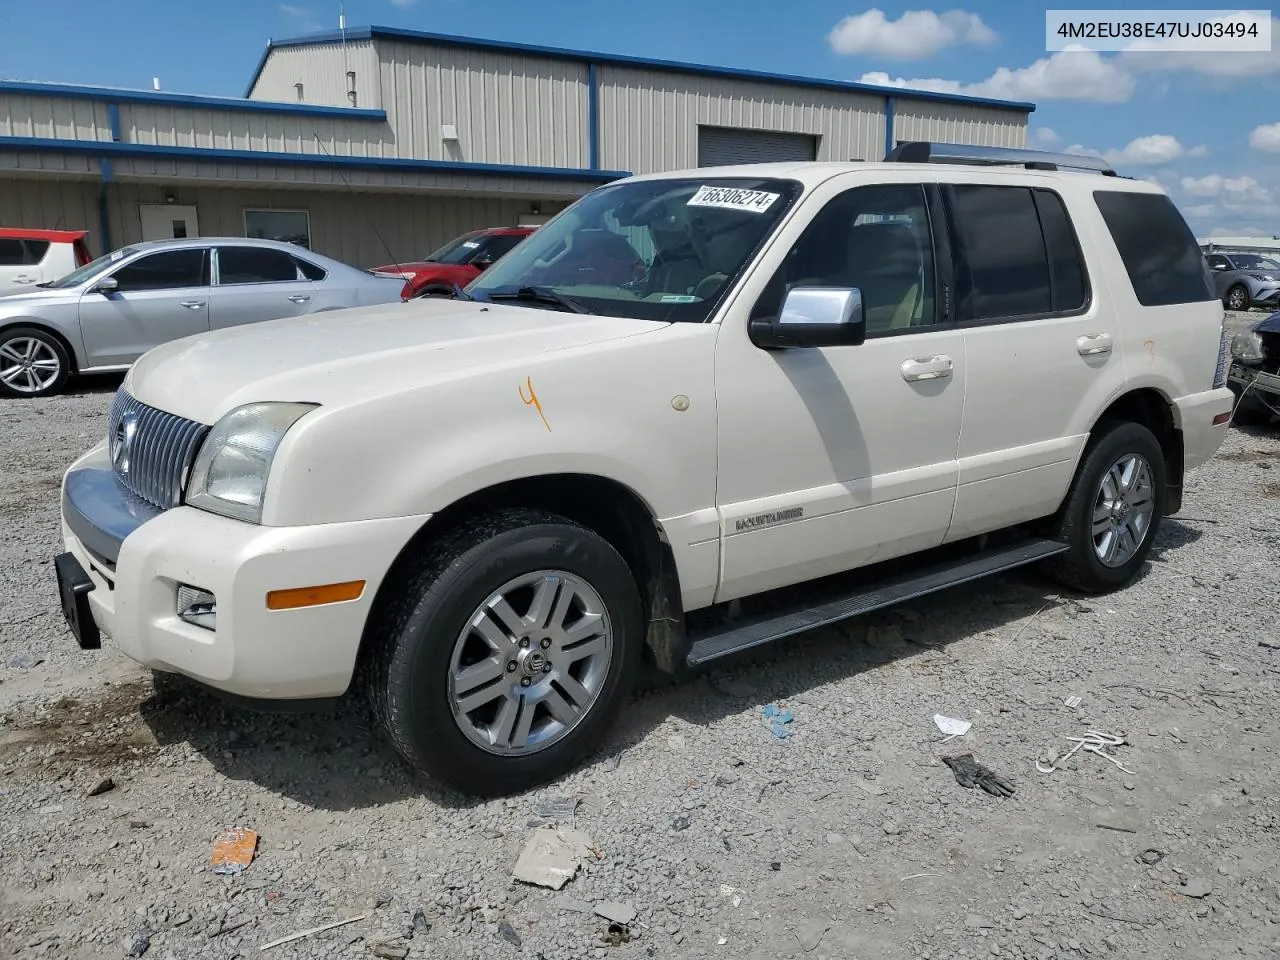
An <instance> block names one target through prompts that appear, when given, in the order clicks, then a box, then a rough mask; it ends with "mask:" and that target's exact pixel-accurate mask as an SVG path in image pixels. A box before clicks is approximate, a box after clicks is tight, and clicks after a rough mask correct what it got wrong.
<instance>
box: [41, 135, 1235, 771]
mask: <svg viewBox="0 0 1280 960" xmlns="http://www.w3.org/2000/svg"><path fill="white" fill-rule="evenodd" d="M975 158H976V159H979V160H982V161H983V164H981V165H975V163H974V160H975ZM948 160H957V161H960V162H957V163H948V162H946V161H948ZM923 161H930V162H923ZM1092 163H1093V162H1092V161H1090V160H1089V159H1088V158H1082V157H1062V158H1058V157H1055V156H1054V155H1045V154H1039V153H1034V152H1030V151H994V150H987V151H981V150H979V149H978V148H963V149H961V148H954V147H947V146H945V145H937V144H934V145H928V144H913V145H906V146H904V147H901V148H899V151H897V152H896V153H895V154H894V155H893V156H891V158H890V161H889V162H885V163H874V164H871V163H851V164H843V163H780V164H769V165H758V166H742V167H728V168H719V169H702V170H695V171H690V172H684V173H667V174H661V175H653V176H641V177H634V178H630V179H627V180H623V181H620V182H617V183H614V184H611V185H608V186H605V187H602V188H600V189H598V190H595V191H594V192H592V193H591V194H589V195H588V196H586V197H585V198H583V199H581V200H579V201H578V202H576V203H575V204H574V205H573V206H571V207H570V208H569V209H568V210H566V211H565V212H563V213H561V214H559V215H558V216H557V217H556V218H555V219H554V220H552V221H551V222H550V223H548V224H547V225H546V226H544V227H543V228H542V229H541V230H539V231H538V232H537V233H536V234H534V235H533V236H532V237H530V238H529V239H528V240H527V241H526V242H525V243H523V244H521V246H520V247H518V248H517V249H516V250H514V251H513V252H512V253H511V254H510V255H508V256H507V257H505V258H503V259H502V260H501V261H500V262H499V263H497V264H495V265H494V267H493V268H492V269H490V270H488V271H486V272H485V273H484V274H482V275H481V276H480V277H479V278H478V279H476V280H475V281H474V282H473V283H472V284H471V285H470V286H469V287H468V288H467V290H466V291H465V292H464V293H463V294H462V296H461V297H459V298H458V299H454V300H420V301H414V302H412V303H410V304H396V305H394V306H385V307H372V308H366V309H359V310H348V311H341V312H337V313H333V314H328V315H323V316H308V317H297V318H291V319H286V320H279V321H272V322H268V323H264V324H260V325H258V326H255V327H253V328H251V329H238V330H235V331H215V332H211V333H209V334H205V335H201V336H197V337H193V338H189V339H186V340H184V341H182V342H179V343H174V344H169V345H166V346H161V347H158V348H157V349H155V350H153V351H151V352H150V353H148V354H147V355H146V356H144V357H143V358H142V359H141V360H139V361H138V362H137V363H136V364H135V365H134V367H133V368H132V370H131V372H130V373H129V375H128V376H127V378H126V379H125V381H124V383H123V385H122V387H121V389H120V391H119V393H118V395H117V396H116V399H115V402H114V404H113V406H112V409H111V416H110V427H109V430H108V435H107V437H106V438H104V440H103V441H102V442H101V443H99V444H98V445H97V446H96V447H94V448H93V449H92V450H91V451H90V452H89V453H87V454H86V455H85V456H84V457H83V458H82V459H80V460H79V461H77V462H76V463H75V464H74V465H72V466H71V468H70V469H69V470H68V472H67V474H66V476H65V480H64V485H63V490H62V516H63V524H64V536H65V544H66V548H65V549H66V552H65V553H63V554H62V555H60V556H59V557H58V559H57V562H56V567H57V571H58V577H59V580H60V590H61V596H62V598H63V606H64V610H65V611H66V614H67V617H68V620H69V622H70V623H71V624H72V627H73V630H74V632H75V633H76V635H77V637H78V639H79V642H80V644H81V645H82V646H85V647H93V646H96V645H98V644H99V643H100V636H101V633H103V632H105V633H106V634H108V635H109V636H110V637H111V638H112V639H113V640H114V643H115V644H116V645H117V646H118V647H119V648H120V649H121V650H123V651H124V652H125V653H126V654H128V655H129V656H130V657H133V658H134V659H136V660H138V661H140V662H141V663H143V664H146V665H148V666H150V667H151V668H153V669H155V670H158V671H170V672H177V673H181V674H185V675H187V676H188V677H191V678H194V679H196V680H197V681H200V682H202V683H204V684H207V685H209V686H211V687H213V688H216V689H218V690H221V691H224V692H226V693H228V694H231V695H233V696H235V697H240V698H248V699H250V700H259V701H261V700H276V701H280V700H294V701H299V700H311V699H324V698H333V697H338V696H341V695H343V694H345V693H346V692H347V691H348V689H349V688H351V687H353V686H357V687H363V688H364V689H365V690H367V692H368V693H369V695H370V697H371V700H372V703H373V705H374V707H375V711H376V713H377V715H378V716H379V717H380V718H381V721H382V723H383V725H384V726H385V729H386V732H387V735H388V736H389V738H390V740H391V741H392V742H393V743H394V744H395V745H396V747H398V748H399V750H400V751H401V752H402V753H403V755H404V756H405V757H406V758H407V759H408V760H409V761H410V762H411V763H412V764H413V765H414V766H416V767H417V768H419V769H420V770H422V771H424V772H426V773H427V774H429V775H430V776H432V777H434V778H436V779H437V780H439V781H440V782H442V783H444V784H446V785H448V786H450V787H453V788H456V789H458V790H460V791H463V792H466V793H469V794H472V795H493V794H502V793H508V792H511V791H517V790H521V789H525V788H527V787H530V786H532V785H534V784H538V783H542V782H545V781H547V780H549V779H551V778H554V777H556V776H558V775H559V774H561V773H562V772H564V771H566V770H568V769H570V768H571V767H573V766H574V765H575V764H577V763H579V762H580V761H581V760H582V759H583V758H584V757H585V756H587V755H588V754H589V753H590V752H591V751H593V750H594V749H596V748H597V747H598V746H599V745H600V744H601V741H602V739H603V738H604V737H605V735H606V733H607V731H608V730H609V729H610V726H611V724H612V723H613V721H614V720H615V718H616V717H617V716H618V714H619V712H620V711H622V710H623V709H624V708H625V705H626V703H627V696H628V693H629V692H630V691H631V689H632V684H633V682H634V681H635V679H636V675H637V671H638V669H639V667H640V663H641V659H642V658H644V657H648V658H650V659H651V660H652V661H653V662H654V663H655V664H656V665H657V666H658V667H659V668H660V669H662V670H664V671H668V672H671V673H676V672H679V671H681V670H682V669H683V668H685V667H686V666H688V665H698V664H702V663H706V662H708V661H710V660H713V659H715V658H717V657H721V656H725V655H728V654H731V653H733V652H735V651H738V650H742V649H744V648H747V647H752V646H755V645H758V644H762V643H765V642H767V641H770V640H775V639H778V638H780V637H785V636H788V635H791V634H795V633H798V632H800V631H803V630H805V629H809V628H811V627H815V626H819V625H822V624H827V623H831V622H834V621H838V620H840V619H842V618H845V617H849V616H852V615H855V614H858V613H861V612H864V611H867V610H870V609H875V608H877V607H882V606H885V605H888V604H891V603H894V602H897V601H899V600H902V599H904V598H907V597H914V596H919V595H921V594H926V593H929V592H931V591H935V590H939V589H942V588H944V587H947V586H949V585H952V584H956V583H961V582H965V581H969V580H973V579H975V578H978V577H981V576H985V575H988V574H994V573H998V572H1000V571H1004V570H1008V569H1010V568H1013V567H1017V566H1020V565H1024V564H1032V563H1038V564H1041V565H1042V566H1043V568H1044V569H1045V570H1046V571H1047V572H1048V573H1049V574H1050V575H1052V576H1053V577H1055V578H1057V580H1058V581H1060V582H1061V583H1063V584H1065V585H1067V586H1068V587H1070V588H1073V589H1078V590H1083V591H1088V592H1102V591H1109V590H1115V589H1118V588H1121V587H1124V586H1125V585H1126V584H1128V583H1129V582H1130V581H1131V580H1132V579H1133V578H1134V576H1135V575H1136V574H1137V573H1138V572H1139V570H1140V569H1141V568H1142V567H1143V564H1144V562H1145V561H1146V558H1147V554H1148V552H1149V551H1150V550H1151V547H1152V542H1153V540H1154V538H1155V536H1156V532H1157V529H1158V527H1159V525H1160V522H1161V519H1162V518H1163V517H1165V516H1168V515H1169V514H1172V513H1176V512H1177V511H1178V510H1179V509H1180V504H1181V491H1182V485H1183V478H1184V475H1185V473H1186V471H1187V470H1189V469H1191V468H1194V467H1196V466H1197V465H1199V464H1202V463H1204V462H1205V461H1206V460H1208V459H1210V458H1211V457H1212V456H1213V455H1214V454H1215V452H1216V451H1217V449H1218V447H1219V444H1220V443H1221V442H1222V439H1223V436H1224V434H1225V432H1226V430H1227V429H1228V420H1229V418H1230V415H1231V406H1232V395H1231V392H1230V390H1228V389H1227V386H1226V362H1227V351H1226V339H1225V335H1224V327H1223V308H1222V304H1221V302H1220V301H1219V300H1218V299H1217V297H1216V296H1215V295H1214V292H1213V291H1212V290H1211V289H1210V288H1209V285H1208V278H1207V276H1206V271H1205V270H1204V267H1203V263H1202V259H1201V256H1200V251H1199V250H1198V248H1197V246H1196V243H1195V239H1194V237H1193V236H1192V234H1191V232H1190V231H1189V230H1188V229H1187V226H1186V224H1185V223H1184V222H1183V220H1182V218H1181V216H1180V215H1179V214H1178V212H1177V210H1176V208H1175V207H1174V206H1173V204H1172V203H1171V202H1170V200H1169V198H1168V197H1167V196H1166V195H1165V194H1164V193H1163V192H1162V191H1161V190H1160V189H1159V188H1158V187H1156V186H1154V185H1152V184H1150V183H1147V182H1145V181H1140V180H1130V179H1124V178H1119V177H1116V176H1113V175H1107V174H1109V173H1111V171H1110V170H1109V169H1101V168H1102V165H1101V164H1100V163H1099V164H1098V165H1097V166H1098V168H1099V169H1086V170H1083V171H1082V170H1079V169H1077V170H1068V169H1065V168H1064V165H1065V164H1072V165H1075V166H1076V167H1079V166H1080V165H1082V164H1083V165H1086V166H1088V165H1091V164H1092ZM464 298H465V299H464ZM895 560H897V561H901V562H898V563H894V562H892V561H895ZM855 570H856V571H857V574H856V575H846V574H849V572H850V571H855ZM837 575H839V576H837ZM819 578H826V579H822V580H821V581H820V582H819ZM799 584H804V589H803V590H802V591H788V590H786V589H781V588H790V587H794V586H796V585H799ZM766 593H768V595H767V596H765V594H766ZM798 594H802V597H798V596H797V595H798ZM745 598H752V600H751V602H748V603H743V604H732V603H731V601H734V600H743V599H745ZM735 614H738V616H736V617H735ZM353 679H356V680H358V683H356V684H353Z"/></svg>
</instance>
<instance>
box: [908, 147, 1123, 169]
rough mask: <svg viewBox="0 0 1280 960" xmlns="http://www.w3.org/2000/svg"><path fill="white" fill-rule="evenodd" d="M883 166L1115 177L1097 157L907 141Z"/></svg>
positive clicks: (1105, 163) (1108, 167)
mask: <svg viewBox="0 0 1280 960" xmlns="http://www.w3.org/2000/svg"><path fill="white" fill-rule="evenodd" d="M884 159H885V162H886V163H960V164H971V165H974V166H1014V167H1025V168H1027V169H1028V170H1059V169H1064V168H1065V169H1067V170H1087V171H1089V172H1090V173H1100V174H1102V175H1103V176H1104V177H1114V176H1116V172H1115V170H1114V169H1112V167H1111V164H1109V163H1107V161H1105V160H1103V159H1101V158H1099V157H1087V156H1083V155H1080V154H1075V153H1049V152H1047V151H1044V150H1024V149H1017V148H1014V147H978V146H970V145H969V144H962V143H930V142H928V141H925V140H910V141H905V142H903V143H899V144H898V145H897V146H896V147H894V148H893V150H891V151H890V152H889V154H888V156H886V157H885V158H884Z"/></svg>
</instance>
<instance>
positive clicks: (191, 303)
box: [180, 300, 204, 310]
mask: <svg viewBox="0 0 1280 960" xmlns="http://www.w3.org/2000/svg"><path fill="white" fill-rule="evenodd" d="M180 305H181V306H184V307H186V308H187V309H188V310H199V309H200V308H201V307H203V306H204V301H203V300H183V301H182V303H181V304H180Z"/></svg>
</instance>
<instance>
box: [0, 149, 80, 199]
mask: <svg viewBox="0 0 1280 960" xmlns="http://www.w3.org/2000/svg"><path fill="white" fill-rule="evenodd" d="M99 169H100V167H99V164H98V160H97V158H95V157H85V156H81V155H79V154H70V153H41V152H28V151H25V150H23V151H19V152H10V151H8V150H4V151H0V174H3V173H18V174H43V175H47V176H49V177H64V178H65V177H71V178H73V179H79V178H82V177H93V178H95V179H96V178H97V177H98V171H99ZM7 189H10V188H9V186H8V181H0V191H4V190H7Z"/></svg>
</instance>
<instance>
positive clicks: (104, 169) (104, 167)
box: [98, 157, 112, 183]
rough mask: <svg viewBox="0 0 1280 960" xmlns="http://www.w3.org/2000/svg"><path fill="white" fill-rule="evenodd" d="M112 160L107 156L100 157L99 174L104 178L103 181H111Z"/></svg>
mask: <svg viewBox="0 0 1280 960" xmlns="http://www.w3.org/2000/svg"><path fill="white" fill-rule="evenodd" d="M111 174H112V170H111V161H110V160H108V159H107V158H106V157H99V158H98V175H99V176H100V177H101V178H102V182H103V183H110V182H111Z"/></svg>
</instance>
